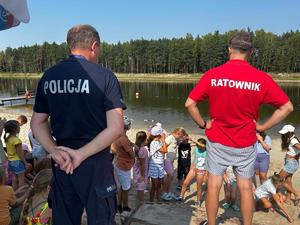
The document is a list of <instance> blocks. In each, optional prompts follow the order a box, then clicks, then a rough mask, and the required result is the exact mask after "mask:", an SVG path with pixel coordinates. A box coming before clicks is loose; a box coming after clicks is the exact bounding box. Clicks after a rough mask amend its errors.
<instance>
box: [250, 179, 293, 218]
mask: <svg viewBox="0 0 300 225" xmlns="http://www.w3.org/2000/svg"><path fill="white" fill-rule="evenodd" d="M283 182H284V179H283V178H281V177H280V176H279V174H277V173H274V175H273V176H272V177H271V178H270V179H268V180H267V181H265V182H264V183H263V184H262V185H261V186H259V187H258V188H257V189H256V191H255V192H254V198H255V201H256V208H257V209H258V208H259V207H260V206H262V207H263V208H265V209H272V210H273V208H272V202H271V200H270V199H271V198H272V199H273V200H274V202H275V203H276V205H277V206H278V207H279V209H281V210H282V211H283V213H284V215H285V216H286V217H287V220H288V221H289V222H290V223H292V222H293V218H292V217H291V216H290V215H289V213H288V211H287V209H286V208H285V207H284V202H285V200H286V199H285V197H284V196H283V195H282V194H281V193H277V189H278V188H279V187H280V186H281V185H282V184H283Z"/></svg>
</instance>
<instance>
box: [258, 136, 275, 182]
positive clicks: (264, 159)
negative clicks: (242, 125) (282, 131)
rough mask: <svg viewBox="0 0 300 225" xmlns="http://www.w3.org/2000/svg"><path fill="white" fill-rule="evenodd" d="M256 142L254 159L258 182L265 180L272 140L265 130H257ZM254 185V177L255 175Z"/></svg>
mask: <svg viewBox="0 0 300 225" xmlns="http://www.w3.org/2000/svg"><path fill="white" fill-rule="evenodd" d="M256 136H257V142H256V144H255V146H254V147H255V149H256V152H257V157H256V160H255V174H256V176H258V177H259V180H260V184H262V183H263V182H264V181H266V180H267V179H268V178H267V173H268V170H269V165H270V153H269V152H270V151H271V147H272V140H271V138H270V136H269V135H267V134H266V133H265V132H259V133H257V134H256ZM255 186H256V177H255Z"/></svg>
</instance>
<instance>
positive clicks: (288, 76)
mask: <svg viewBox="0 0 300 225" xmlns="http://www.w3.org/2000/svg"><path fill="white" fill-rule="evenodd" d="M270 74H271V75H272V77H273V78H274V79H275V80H276V81H279V82H300V73H270ZM116 75H117V77H118V79H119V80H121V81H122V80H123V81H153V82H155V81H163V82H194V81H198V80H199V78H200V77H201V76H202V74H161V73H160V74H130V73H116ZM41 76H42V74H41V73H0V77H2V78H16V79H17V78H20V79H25V78H31V79H34V78H36V79H38V78H40V77H41Z"/></svg>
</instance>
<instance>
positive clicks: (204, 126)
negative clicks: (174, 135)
mask: <svg viewBox="0 0 300 225" xmlns="http://www.w3.org/2000/svg"><path fill="white" fill-rule="evenodd" d="M203 121H204V125H203V127H202V126H200V125H199V128H200V129H202V130H204V129H205V128H206V121H205V120H203Z"/></svg>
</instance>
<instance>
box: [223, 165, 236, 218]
mask: <svg viewBox="0 0 300 225" xmlns="http://www.w3.org/2000/svg"><path fill="white" fill-rule="evenodd" d="M223 178H224V182H225V184H224V192H225V203H223V205H222V206H223V208H224V209H228V208H229V207H231V208H232V209H233V210H234V211H236V212H239V211H240V208H239V207H238V206H237V205H236V196H237V185H236V176H235V174H234V171H233V168H232V166H228V167H227V169H226V173H225V174H224V176H223Z"/></svg>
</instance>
